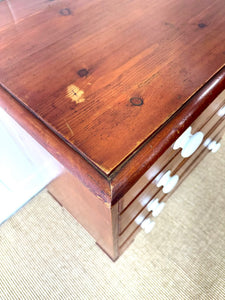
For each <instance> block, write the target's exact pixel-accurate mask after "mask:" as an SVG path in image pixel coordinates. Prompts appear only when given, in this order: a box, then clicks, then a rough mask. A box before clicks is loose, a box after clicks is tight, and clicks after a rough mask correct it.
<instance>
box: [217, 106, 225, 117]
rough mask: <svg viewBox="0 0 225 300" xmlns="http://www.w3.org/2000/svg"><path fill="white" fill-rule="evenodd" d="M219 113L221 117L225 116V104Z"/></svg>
mask: <svg viewBox="0 0 225 300" xmlns="http://www.w3.org/2000/svg"><path fill="white" fill-rule="evenodd" d="M217 115H218V116H220V117H223V116H225V106H223V107H221V108H220V109H219V110H218V112H217Z"/></svg>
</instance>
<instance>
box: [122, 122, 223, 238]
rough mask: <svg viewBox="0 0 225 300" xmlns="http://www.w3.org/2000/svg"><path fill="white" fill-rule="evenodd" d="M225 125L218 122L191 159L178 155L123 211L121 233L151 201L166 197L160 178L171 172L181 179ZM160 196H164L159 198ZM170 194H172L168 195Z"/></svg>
mask: <svg viewBox="0 0 225 300" xmlns="http://www.w3.org/2000/svg"><path fill="white" fill-rule="evenodd" d="M224 124H225V120H220V121H218V122H217V123H216V124H215V125H214V127H212V128H211V130H209V132H208V133H207V134H206V135H205V137H204V140H203V143H202V144H201V146H200V147H199V148H198V149H197V150H196V152H195V154H194V155H192V156H191V157H190V158H182V157H181V156H180V154H179V153H178V154H177V155H176V156H175V157H174V158H173V159H172V160H171V161H170V162H169V163H168V164H167V165H166V166H165V167H164V168H163V169H162V170H161V171H160V172H159V174H158V175H157V176H156V177H155V178H154V179H153V181H151V183H150V184H149V185H148V186H147V187H146V188H145V189H144V190H143V191H142V192H141V193H140V194H139V195H138V196H137V197H136V198H135V200H134V201H132V202H131V203H130V205H129V206H127V207H126V209H125V210H123V211H122V212H121V214H120V217H119V224H120V226H119V227H120V233H121V232H123V231H124V229H125V228H126V227H127V226H128V224H129V223H130V222H131V221H132V220H133V219H135V218H136V216H137V215H138V214H139V212H141V210H142V209H143V208H144V207H146V206H147V205H148V203H149V201H150V200H151V199H153V198H159V199H161V197H162V196H166V195H167V193H164V192H163V189H162V187H157V183H158V182H159V180H160V178H161V177H162V176H163V175H164V174H165V173H166V172H167V171H169V170H170V171H171V176H173V175H178V176H179V178H181V175H182V173H183V170H186V169H187V168H188V166H189V165H190V164H191V163H192V162H193V160H195V158H196V157H197V156H198V155H199V153H201V151H202V150H204V148H205V146H204V142H205V141H206V140H207V139H208V138H212V137H214V136H216V135H217V134H218V133H220V132H221V131H222V130H223V127H224ZM158 194H162V196H159V195H158ZM168 194H170V193H168Z"/></svg>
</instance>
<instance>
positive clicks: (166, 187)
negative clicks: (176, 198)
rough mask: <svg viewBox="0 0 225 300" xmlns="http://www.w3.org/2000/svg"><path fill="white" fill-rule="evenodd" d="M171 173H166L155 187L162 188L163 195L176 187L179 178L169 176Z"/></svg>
mask: <svg viewBox="0 0 225 300" xmlns="http://www.w3.org/2000/svg"><path fill="white" fill-rule="evenodd" d="M170 174H171V171H167V172H166V173H165V174H164V175H163V176H162V177H161V178H160V179H159V181H158V183H157V185H156V186H157V187H161V186H163V189H162V191H163V193H164V194H167V193H169V192H171V191H172V189H173V188H174V187H175V186H176V184H177V182H178V180H179V176H178V175H174V176H172V177H171V176H170Z"/></svg>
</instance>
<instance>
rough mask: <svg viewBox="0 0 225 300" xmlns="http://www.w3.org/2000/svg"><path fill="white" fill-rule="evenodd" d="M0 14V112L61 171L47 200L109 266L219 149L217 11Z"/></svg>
mask: <svg viewBox="0 0 225 300" xmlns="http://www.w3.org/2000/svg"><path fill="white" fill-rule="evenodd" d="M3 12H4V18H2V19H1V23H0V26H1V27H0V45H1V46H0V81H1V89H0V106H1V107H2V108H3V109H4V110H5V111H7V113H8V114H10V115H11V116H12V117H13V118H14V119H15V120H16V121H17V122H18V123H19V124H20V125H21V126H22V127H23V128H25V129H26V131H27V132H28V133H29V134H31V135H32V136H33V137H34V138H35V139H36V140H37V141H38V142H39V143H40V144H41V145H42V146H44V147H45V148H46V149H47V150H48V151H49V152H50V153H51V154H52V155H53V156H54V157H55V158H56V159H57V160H58V161H59V162H60V163H61V164H62V165H63V166H64V172H63V174H62V175H61V176H59V177H58V178H57V179H56V180H54V181H53V182H52V183H51V184H50V185H49V186H48V190H49V192H50V193H51V194H52V195H53V196H54V197H55V198H56V200H57V201H58V202H59V203H60V204H61V205H63V206H64V207H65V208H66V209H67V210H68V211H69V212H70V213H71V214H72V215H73V216H74V217H75V218H76V219H77V220H78V221H79V222H80V223H81V224H82V225H83V226H84V227H85V228H86V229H87V231H88V232H89V233H90V234H91V235H92V236H93V237H94V238H95V240H96V242H97V244H98V245H99V246H100V247H101V248H102V249H103V250H104V251H105V252H106V253H107V254H108V255H109V256H110V257H111V258H112V259H113V260H115V259H117V258H118V257H119V256H120V255H121V254H122V253H123V251H124V250H125V249H126V248H127V247H128V245H129V244H130V243H131V242H132V240H133V239H134V237H135V235H136V234H137V233H138V232H139V230H141V229H144V230H145V231H146V232H150V231H151V230H152V228H153V226H154V224H155V222H156V220H157V216H158V215H159V213H160V212H161V210H162V209H163V208H164V206H165V203H166V201H167V199H168V197H169V196H170V194H171V193H172V192H173V191H174V190H175V189H176V187H177V186H179V184H180V183H181V182H182V181H183V180H184V178H185V177H186V176H187V175H188V174H189V173H190V172H191V171H192V169H193V168H194V167H195V166H196V165H197V164H198V162H199V161H200V160H201V159H202V158H203V157H204V156H205V155H206V154H207V153H208V152H210V151H211V152H216V151H217V150H218V149H219V146H220V144H219V141H220V138H221V137H222V134H223V131H224V127H225V121H224V118H225V117H224V115H225V92H224V90H225V68H224V61H225V52H224V49H225V17H224V16H225V14H224V3H223V1H222V0H218V1H215V2H214V3H213V4H212V3H211V1H200V2H198V3H197V4H196V1H189V2H187V1H176V0H173V1H170V2H165V1H163V0H160V1H148V2H147V3H141V1H128V0H127V1H116V0H113V1H110V2H108V1H100V0H99V1H97V0H96V1H87V0H86V1H76V2H74V1H66V2H65V1H47V2H45V3H43V2H41V1H40V0H36V1H34V2H32V4H30V5H27V4H25V3H24V1H22V0H20V1H18V2H16V3H14V2H12V3H11V5H10V6H8V2H6V1H2V2H0V13H1V14H2V13H3ZM181 12H182V13H181Z"/></svg>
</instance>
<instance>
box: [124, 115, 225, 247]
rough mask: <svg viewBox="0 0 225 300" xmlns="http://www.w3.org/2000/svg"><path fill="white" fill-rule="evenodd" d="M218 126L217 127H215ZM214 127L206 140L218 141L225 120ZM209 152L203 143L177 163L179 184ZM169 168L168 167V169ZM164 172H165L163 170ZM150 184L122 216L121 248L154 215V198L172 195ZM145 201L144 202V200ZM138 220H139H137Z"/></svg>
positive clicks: (163, 198) (162, 198)
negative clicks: (193, 152)
mask: <svg viewBox="0 0 225 300" xmlns="http://www.w3.org/2000/svg"><path fill="white" fill-rule="evenodd" d="M215 127H216V128H215ZM215 127H214V128H212V130H211V131H210V132H209V134H207V135H206V136H205V139H204V141H206V140H207V139H208V138H210V139H211V140H213V141H216V142H218V141H219V140H220V139H221V137H222V135H223V133H224V131H225V121H224V120H223V121H222V122H218V123H217V124H216V126H215ZM208 152H209V150H208V148H207V147H206V146H204V144H202V145H201V146H200V147H199V148H198V150H197V151H196V153H195V155H193V156H191V157H190V158H189V159H185V160H184V162H182V164H181V165H176V167H175V169H174V172H173V173H175V172H176V174H177V175H179V182H178V184H177V186H179V184H181V182H182V181H183V180H184V179H185V178H186V176H187V175H188V174H189V173H190V172H191V171H192V170H193V168H194V167H195V166H196V165H197V164H198V163H199V162H200V161H201V159H202V158H203V157H204V156H205V155H206V154H207V153H208ZM166 170H167V169H166ZM162 173H163V172H162ZM155 186H156V185H155V184H154V183H153V182H152V184H151V187H153V189H154V187H155ZM151 187H150V185H149V188H148V191H149V194H148V192H147V191H146V192H145V193H143V195H140V196H139V197H138V198H137V201H135V202H134V203H133V207H132V209H131V208H130V207H128V208H129V210H127V211H126V210H125V211H124V212H123V214H121V216H120V236H119V246H120V247H121V248H123V247H125V246H126V244H127V243H129V241H130V240H132V239H133V238H134V236H135V235H136V234H137V233H138V232H139V230H140V229H141V227H140V225H141V222H143V221H144V220H145V219H146V218H148V217H152V212H151V211H148V209H147V207H148V204H149V203H150V201H151V200H152V199H158V202H160V203H161V202H162V201H163V202H166V201H167V199H168V198H169V197H170V195H171V193H168V194H165V193H163V191H162V188H160V189H158V190H157V189H155V190H154V192H153V191H152V190H151ZM144 195H145V196H146V198H147V197H148V201H146V202H145V204H144V205H142V206H140V205H139V204H138V203H141V201H140V199H141V197H144ZM142 203H143V202H142ZM137 221H138V222H137Z"/></svg>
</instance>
